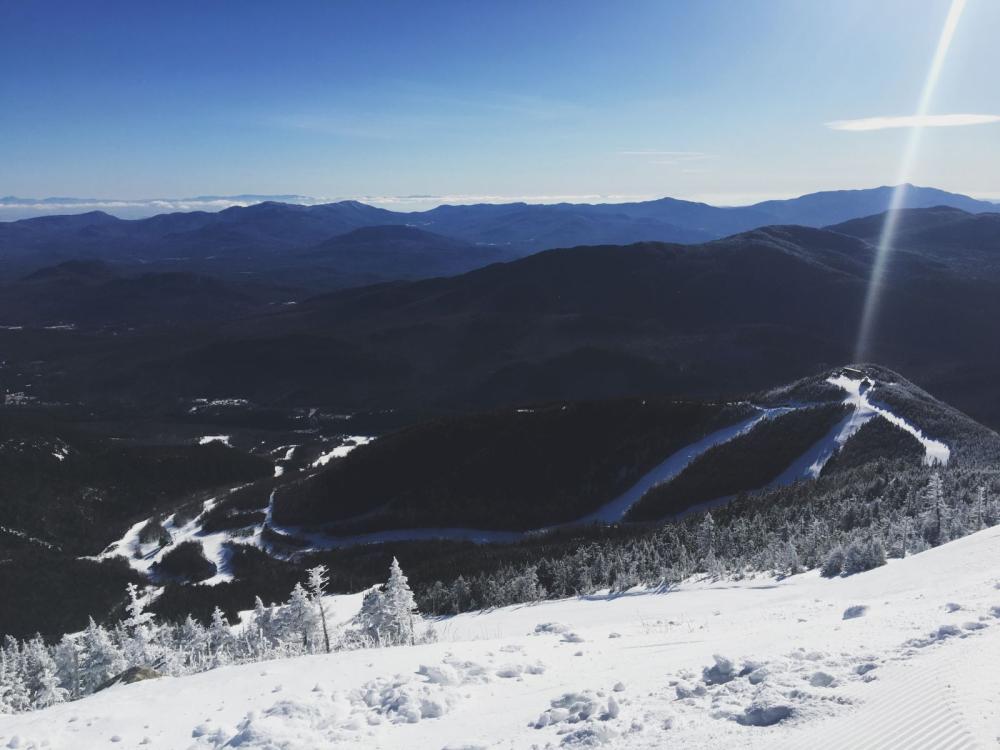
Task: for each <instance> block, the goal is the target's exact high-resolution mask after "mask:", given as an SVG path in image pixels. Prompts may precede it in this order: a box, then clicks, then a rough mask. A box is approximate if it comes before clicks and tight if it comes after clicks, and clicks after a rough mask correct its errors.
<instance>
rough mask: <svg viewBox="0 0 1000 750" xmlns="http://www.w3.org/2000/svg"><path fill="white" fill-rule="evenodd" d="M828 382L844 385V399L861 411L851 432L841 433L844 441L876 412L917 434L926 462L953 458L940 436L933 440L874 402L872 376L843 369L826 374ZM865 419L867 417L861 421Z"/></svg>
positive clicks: (839, 385) (930, 463)
mask: <svg viewBox="0 0 1000 750" xmlns="http://www.w3.org/2000/svg"><path fill="white" fill-rule="evenodd" d="M826 382H827V383H829V384H830V385H835V386H837V387H839V388H843V389H844V391H846V392H847V397H846V398H845V399H844V403H845V404H848V405H850V406H853V407H854V409H855V413H856V414H857V415H858V420H857V422H856V423H854V424H851V425H848V427H849V428H850V432H848V433H845V434H844V435H843V436H842V438H843V439H842V442H847V439H848V438H849V437H851V436H852V435H853V434H854V433H855V432H857V431H858V430H859V429H860V428H861V425H862V424H864V422H867V421H868V419H871V418H872V417H874V416H875V415H880V416H882V417H884V418H885V419H886V420H888V421H889V422H890V423H891V424H893V425H894V426H896V427H898V428H899V429H901V430H904V431H906V432H908V433H910V434H911V435H913V437H915V438H916V439H917V440H918V441H919V442H920V444H921V445H922V446H924V463H925V464H927V465H928V466H933V465H934V464H941V465H942V466H945V465H947V464H948V461H949V459H950V458H951V449H950V448H949V447H948V446H947V445H945V444H944V443H942V442H941V441H940V440H933V439H931V438H929V437H927V436H926V435H924V433H923V432H922V431H921V430H920V429H918V428H917V427H914V426H913V425H912V424H910V423H909V422H907V421H906V420H905V419H903V418H902V417H900V416H897V415H896V414H894V413H893V412H891V411H889V410H888V409H886V408H884V407H882V406H879V405H877V404H875V403H873V402H872V401H871V399H869V398H868V394H869V393H870V392H871V389H872V388H873V387H874V386H875V383H874V382H873V381H872V380H871V379H870V378H864V379H862V380H857V379H855V378H851V377H848V376H847V375H846V374H844V373H841V374H840V375H837V376H836V377H830V378H827V379H826ZM862 419H863V420H864V421H861V420H862Z"/></svg>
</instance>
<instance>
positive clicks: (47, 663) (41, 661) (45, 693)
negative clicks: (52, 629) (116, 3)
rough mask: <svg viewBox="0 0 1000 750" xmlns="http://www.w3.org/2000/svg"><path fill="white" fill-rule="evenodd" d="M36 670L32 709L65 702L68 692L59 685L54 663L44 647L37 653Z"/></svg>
mask: <svg viewBox="0 0 1000 750" xmlns="http://www.w3.org/2000/svg"><path fill="white" fill-rule="evenodd" d="M37 669H38V672H37V674H36V676H35V682H36V683H37V687H36V688H35V690H34V691H33V693H32V696H31V706H32V708H47V707H48V706H53V705H55V704H56V703H62V702H63V701H65V700H66V697H67V695H68V692H67V690H66V689H65V688H63V687H62V685H60V684H59V676H58V675H57V674H56V663H55V661H54V660H53V659H52V657H51V656H50V655H49V652H48V651H47V650H46V649H45V648H44V646H43V647H42V650H41V651H40V652H39V656H38V661H37Z"/></svg>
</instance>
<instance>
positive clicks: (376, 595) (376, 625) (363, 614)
mask: <svg viewBox="0 0 1000 750" xmlns="http://www.w3.org/2000/svg"><path fill="white" fill-rule="evenodd" d="M459 578H461V576H459ZM356 619H357V623H358V626H359V628H360V630H361V633H362V635H364V636H365V637H366V638H367V639H368V640H369V642H370V643H373V644H375V645H376V646H381V645H382V637H383V635H382V634H383V632H384V630H385V597H384V596H383V595H382V592H381V591H380V590H379V587H377V586H376V587H374V588H372V589H370V590H369V591H366V592H365V595H364V598H363V599H362V600H361V610H360V611H359V612H358V615H357V618H356Z"/></svg>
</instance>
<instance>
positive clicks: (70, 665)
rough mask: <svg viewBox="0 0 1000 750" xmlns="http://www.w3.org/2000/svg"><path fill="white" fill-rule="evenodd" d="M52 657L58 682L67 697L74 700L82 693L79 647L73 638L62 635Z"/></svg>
mask: <svg viewBox="0 0 1000 750" xmlns="http://www.w3.org/2000/svg"><path fill="white" fill-rule="evenodd" d="M53 658H54V659H55V661H56V670H57V675H58V676H59V683H60V684H61V685H62V686H63V687H64V688H66V691H67V698H68V699H69V700H75V699H76V698H79V697H80V696H81V695H82V694H83V693H82V688H83V686H82V675H81V672H80V647H79V645H78V644H77V642H76V639H75V638H72V637H70V636H68V635H64V636H63V637H62V640H61V641H59V645H58V646H56V648H55V653H54V654H53Z"/></svg>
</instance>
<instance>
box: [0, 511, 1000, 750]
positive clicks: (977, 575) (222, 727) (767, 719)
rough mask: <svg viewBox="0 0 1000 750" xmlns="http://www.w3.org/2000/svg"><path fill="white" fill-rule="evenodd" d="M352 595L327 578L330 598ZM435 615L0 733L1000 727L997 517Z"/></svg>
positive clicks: (30, 742) (311, 743) (803, 736)
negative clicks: (696, 574)
mask: <svg viewBox="0 0 1000 750" xmlns="http://www.w3.org/2000/svg"><path fill="white" fill-rule="evenodd" d="M403 563H404V568H405V560H404V561H403ZM359 600H360V597H359V596H358V595H353V596H352V597H335V598H334V599H333V600H332V601H331V605H332V606H333V608H334V611H335V612H336V617H335V618H333V619H338V620H340V619H346V618H347V617H349V616H350V613H351V612H352V611H353V610H354V609H356V608H357V606H358V603H359ZM436 628H437V630H438V633H439V636H440V639H441V640H440V642H438V643H435V644H430V645H423V646H411V647H398V648H390V649H376V650H367V651H353V652H343V653H336V654H332V655H328V656H327V655H321V656H308V657H302V658H297V659H291V660H285V661H274V662H267V663H262V664H251V665H245V666H238V667H225V668H221V669H218V670H214V671H211V672H207V673H203V674H198V675H194V676H191V677H184V678H176V679H171V678H164V679H159V680H153V681H148V682H143V683H138V684H135V685H128V686H118V687H114V688H111V689H109V690H107V691H105V692H102V693H98V694H96V695H93V696H91V697H88V698H86V699H84V700H82V701H78V702H76V703H69V704H63V705H60V706H56V707H53V708H49V709H46V710H44V711H40V712H36V713H31V714H23V715H19V716H11V717H0V747H4V746H8V747H20V748H42V747H46V748H54V749H59V748H67V749H69V748H72V749H76V748H102V747H109V748H115V747H127V748H147V747H148V748H171V749H173V748H196V749H204V748H222V747H238V748H244V749H252V750H264V749H265V748H267V749H268V750H274V749H278V748H282V749H288V750H291V749H292V748H295V749H298V748H383V749H386V750H388V749H390V748H400V749H403V748H405V749H407V750H409V749H411V748H430V749H431V750H441V749H443V748H532V747H538V748H547V747H552V748H557V747H596V746H603V747H608V748H648V749H652V748H665V747H678V748H689V749H694V750H707V749H708V748H724V747H746V748H775V747H778V748H788V749H789V750H791V749H792V748H810V750H818V749H820V748H836V749H837V750H842V749H844V748H880V749H884V750H893V749H898V750H903V749H904V748H905V749H906V750H930V749H931V748H945V747H947V748H973V747H980V748H987V747H995V746H996V742H997V737H998V735H1000V705H998V701H1000V699H998V695H1000V692H998V688H1000V677H998V675H1000V670H998V669H997V665H998V664H1000V528H993V529H989V530H986V531H982V532H979V533H977V534H973V535H971V536H968V537H965V538H963V539H960V540H958V541H955V542H952V543H950V544H947V545H944V546H942V547H938V548H935V549H932V550H929V551H927V552H924V553H921V554H919V555H915V556H911V557H909V558H907V559H906V560H901V561H894V562H891V563H890V564H889V565H887V566H885V567H882V568H878V569H876V570H873V571H870V572H867V573H862V574H859V575H855V576H851V577H849V578H843V579H835V580H825V579H821V578H820V577H819V576H818V575H817V574H816V573H815V572H809V573H804V574H801V575H797V576H793V577H790V578H786V579H784V580H775V579H772V578H765V577H760V578H757V579H753V580H747V581H719V582H714V583H713V582H704V581H701V582H699V581H692V582H689V583H687V584H685V585H682V586H680V587H678V588H677V589H676V590H673V591H670V592H655V591H632V592H628V593H626V594H622V595H617V596H610V595H605V596H589V597H582V598H575V599H568V600H563V601H558V602H544V603H540V604H536V605H528V606H516V607H508V608H504V609H498V610H493V611H488V612H481V613H469V614H463V615H459V616H456V617H451V618H447V619H443V620H440V621H439V622H437V623H436ZM761 725H767V726H761Z"/></svg>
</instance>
